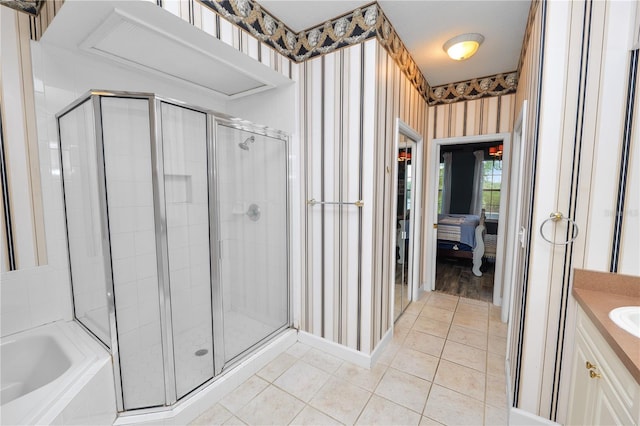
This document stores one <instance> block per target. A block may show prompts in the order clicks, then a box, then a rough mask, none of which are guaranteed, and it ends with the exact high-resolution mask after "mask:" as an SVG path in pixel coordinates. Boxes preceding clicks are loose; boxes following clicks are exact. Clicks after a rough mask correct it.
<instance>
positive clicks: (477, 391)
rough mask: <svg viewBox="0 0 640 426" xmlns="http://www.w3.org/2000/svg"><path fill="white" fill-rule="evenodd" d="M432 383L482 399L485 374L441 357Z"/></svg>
mask: <svg viewBox="0 0 640 426" xmlns="http://www.w3.org/2000/svg"><path fill="white" fill-rule="evenodd" d="M433 383H436V384H438V385H440V386H444V387H445V388H448V389H451V390H454V391H456V392H460V393H462V394H464V395H467V396H470V397H472V398H475V399H477V400H479V401H484V386H485V374H484V373H481V372H480V371H477V370H474V369H473V368H469V367H463V366H462V365H459V364H454V363H452V362H449V361H447V360H445V359H442V360H440V364H439V365H438V372H437V373H436V377H435V379H434V380H433ZM436 420H438V419H436Z"/></svg>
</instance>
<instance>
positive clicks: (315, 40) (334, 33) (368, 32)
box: [199, 0, 429, 101]
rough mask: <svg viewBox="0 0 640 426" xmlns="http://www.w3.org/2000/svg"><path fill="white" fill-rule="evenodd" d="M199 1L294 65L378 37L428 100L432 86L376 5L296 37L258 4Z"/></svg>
mask: <svg viewBox="0 0 640 426" xmlns="http://www.w3.org/2000/svg"><path fill="white" fill-rule="evenodd" d="M199 1H200V3H201V4H202V5H204V6H206V7H208V8H209V9H211V10H213V11H214V12H216V13H217V14H219V15H220V16H222V17H223V18H225V19H227V20H228V21H230V22H232V23H234V24H235V25H237V26H239V27H240V28H242V29H244V30H245V31H248V32H249V33H251V34H252V35H253V36H254V37H256V38H257V39H258V40H260V41H262V42H263V43H266V44H267V45H269V46H271V47H273V48H274V49H276V50H277V51H278V52H279V53H280V54H282V55H284V56H286V57H288V58H289V59H291V60H293V61H295V62H303V61H306V60H307V59H309V58H313V57H315V56H319V55H324V54H327V53H330V52H333V51H335V50H338V49H340V48H343V47H346V46H350V45H354V44H358V43H362V42H363V41H365V40H368V39H370V38H373V37H377V38H378V41H379V42H380V44H381V45H382V46H383V47H384V48H385V49H386V50H387V52H389V55H391V57H392V58H393V60H394V61H395V62H396V63H397V64H398V66H399V67H400V68H401V69H402V71H403V73H404V74H405V75H406V76H407V78H408V79H409V80H410V81H411V83H412V84H413V86H414V87H415V88H416V90H418V92H419V93H420V95H421V96H422V97H423V98H424V99H425V100H426V101H428V100H429V84H428V83H427V81H426V79H425V78H424V76H423V75H422V73H421V72H420V69H419V68H418V65H417V64H416V63H415V61H414V60H413V58H412V57H411V55H410V54H409V51H408V50H407V48H406V46H405V45H404V43H403V42H402V40H401V39H400V37H399V36H398V34H397V33H396V31H395V29H394V28H393V26H392V25H391V23H390V21H389V19H387V17H386V16H385V15H384V12H383V11H382V9H381V8H380V6H379V5H378V3H376V2H374V3H371V4H368V5H365V6H363V7H361V8H357V9H355V10H353V11H351V12H349V13H347V14H345V15H342V16H339V17H337V18H334V19H331V20H329V21H326V22H325V23H324V24H321V25H317V26H314V27H311V28H308V29H306V30H303V31H300V32H299V33H297V34H296V33H295V31H293V30H292V29H291V28H289V27H287V26H286V25H285V24H284V22H282V21H281V20H279V19H278V18H276V17H275V16H274V15H272V14H271V13H269V12H268V11H266V10H265V9H263V8H262V7H261V6H260V5H259V4H258V3H256V2H255V1H252V0H199Z"/></svg>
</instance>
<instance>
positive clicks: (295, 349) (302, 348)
mask: <svg viewBox="0 0 640 426" xmlns="http://www.w3.org/2000/svg"><path fill="white" fill-rule="evenodd" d="M309 350H311V346H309V345H305V344H304V343H300V342H296V343H294V344H293V345H291V347H289V349H287V353H288V354H289V355H293V356H295V357H296V358H301V357H303V356H304V354H306V353H307V352H309Z"/></svg>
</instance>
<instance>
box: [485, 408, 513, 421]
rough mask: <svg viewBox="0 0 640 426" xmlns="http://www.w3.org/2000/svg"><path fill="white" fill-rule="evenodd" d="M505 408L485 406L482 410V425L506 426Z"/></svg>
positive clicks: (506, 415)
mask: <svg viewBox="0 0 640 426" xmlns="http://www.w3.org/2000/svg"><path fill="white" fill-rule="evenodd" d="M507 419H508V413H507V408H506V407H503V408H497V407H492V406H490V405H486V406H485V409H484V424H485V425H486V426H507V425H508V424H509V422H508V420H507Z"/></svg>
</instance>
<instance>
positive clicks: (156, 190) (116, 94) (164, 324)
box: [55, 90, 293, 417]
mask: <svg viewBox="0 0 640 426" xmlns="http://www.w3.org/2000/svg"><path fill="white" fill-rule="evenodd" d="M102 98H125V99H139V100H146V101H147V102H148V103H149V135H150V137H149V148H150V151H151V180H152V188H153V206H154V221H155V224H154V225H155V231H154V233H155V239H156V261H157V272H158V303H159V308H160V318H159V321H160V328H161V342H162V357H163V380H164V383H163V385H164V391H165V401H164V403H163V405H154V406H150V407H142V408H131V409H128V410H125V407H124V394H123V388H122V374H121V366H120V356H119V342H118V333H117V322H116V306H115V290H114V280H113V271H112V255H111V237H110V231H109V216H108V200H107V188H106V164H105V159H104V139H103V129H102V106H101V102H100V101H101V99H102ZM85 102H91V104H92V107H93V119H94V123H93V130H94V132H95V144H96V146H95V149H96V158H95V166H96V173H97V178H98V186H99V192H100V193H99V194H98V196H97V199H98V209H99V216H100V241H101V245H102V255H103V262H104V273H105V277H104V278H105V284H106V288H105V292H106V294H105V297H106V299H107V304H106V305H107V313H108V320H109V337H110V341H109V343H106V342H103V341H102V339H101V338H99V337H98V336H97V335H96V334H95V333H94V332H93V331H92V330H91V329H90V328H89V327H88V326H86V325H85V324H84V323H82V322H81V320H80V319H79V318H78V317H77V316H76V309H75V298H74V287H73V285H71V294H72V299H71V303H72V308H73V317H74V319H75V320H76V322H77V323H78V324H79V325H80V326H81V327H82V328H83V329H85V330H86V331H87V332H88V333H89V335H91V336H92V337H93V338H94V339H95V340H96V341H97V342H98V343H99V344H100V345H102V346H103V347H105V349H106V350H107V351H108V352H110V354H111V358H112V363H113V377H114V385H115V394H116V395H115V396H116V408H117V411H118V415H119V416H123V417H126V416H131V415H138V414H145V413H157V412H163V411H167V410H172V409H173V408H174V407H175V404H176V403H179V402H180V401H182V400H186V399H188V398H189V397H191V396H193V395H194V394H197V393H198V391H199V390H201V389H202V388H203V387H205V386H208V385H209V384H211V383H213V382H214V381H216V380H218V379H219V378H221V377H222V375H223V374H224V373H225V372H226V371H227V367H232V366H234V365H235V364H237V363H239V362H241V361H242V360H244V359H245V358H246V356H247V355H248V354H251V353H253V352H254V351H255V349H257V348H259V347H261V346H263V345H264V344H266V343H268V342H269V341H270V340H271V339H272V338H273V337H274V336H276V335H278V334H279V333H281V332H282V331H283V330H285V329H287V328H290V327H291V325H292V320H291V318H292V312H293V306H292V297H291V252H290V250H291V230H290V228H291V221H290V218H291V205H290V202H291V196H290V187H291V185H290V182H289V181H290V179H291V178H290V174H289V173H290V164H289V163H290V138H289V136H288V134H287V133H285V132H283V131H280V130H276V129H271V128H269V127H266V126H261V125H258V124H255V123H252V122H250V121H246V120H242V119H239V118H236V117H233V116H230V115H227V114H224V113H219V112H216V111H212V110H209V109H206V108H201V107H198V106H196V105H191V104H188V103H185V102H182V101H178V100H175V99H171V98H166V97H162V96H158V95H156V94H154V93H145V92H128V91H112V90H109V91H102V90H90V91H88V92H86V93H84V94H83V95H82V96H80V97H79V98H78V99H76V100H75V101H74V102H73V103H71V104H70V105H68V106H67V107H65V108H64V109H62V110H61V111H60V112H59V113H57V114H56V115H55V119H56V125H57V132H58V147H59V150H58V157H59V161H60V176H61V189H62V197H63V211H64V222H65V235H66V239H67V257H68V260H69V264H68V267H69V277H70V282H71V284H72V282H73V275H72V271H71V251H70V249H69V230H68V223H67V204H66V200H65V198H66V196H65V184H64V162H63V152H62V137H61V131H60V119H61V118H62V117H63V116H64V115H66V114H67V113H69V112H71V111H73V110H75V109H76V108H78V107H79V106H81V105H83V104H84V103H85ZM162 103H166V104H170V105H174V106H177V107H181V108H186V109H190V110H192V111H196V112H199V113H203V114H205V115H206V149H207V176H208V181H209V182H208V183H209V184H208V194H209V203H208V204H209V206H208V210H209V246H210V252H209V265H210V288H211V320H212V334H213V336H212V339H213V354H212V357H213V368H214V372H213V376H212V377H210V378H209V379H207V380H205V381H204V382H203V383H202V384H200V385H199V386H196V387H195V388H194V389H192V390H191V391H190V392H188V393H186V394H185V395H184V396H183V397H182V398H177V388H176V380H175V379H176V377H175V359H174V356H173V349H174V348H173V324H172V319H171V294H170V291H171V290H170V280H169V255H168V234H167V216H166V204H165V186H164V185H165V176H164V161H163V142H162V139H161V138H162V127H161V126H162V122H161V120H162V117H161V116H160V109H161V105H162ZM218 124H222V125H224V126H227V127H232V128H236V129H239V130H244V131H249V132H252V133H255V134H258V135H262V136H267V137H271V138H276V139H280V140H282V141H283V142H284V144H285V167H286V180H285V185H286V188H285V193H286V207H285V209H286V218H285V221H286V236H285V239H286V248H285V253H286V254H285V255H286V262H287V266H286V271H287V278H286V281H287V282H286V286H287V301H286V306H287V320H286V323H285V325H283V326H282V327H280V328H278V329H277V330H275V331H273V332H272V333H270V334H269V335H268V336H266V337H265V338H263V339H261V340H260V341H258V342H256V343H255V344H253V345H252V346H251V347H249V348H247V349H246V350H245V351H243V352H242V353H241V354H239V355H238V356H236V357H234V358H233V359H232V360H231V361H230V362H228V363H227V364H226V365H225V364H224V334H223V328H222V327H223V325H224V323H223V321H222V320H223V311H222V309H221V308H222V298H221V296H222V294H221V293H222V282H221V277H220V262H221V258H220V238H219V236H220V223H219V216H218V209H219V205H218V198H217V180H216V174H217V168H216V163H215V160H216V157H215V149H216V146H217V137H216V126H217V125H218ZM223 370H224V371H223Z"/></svg>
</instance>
